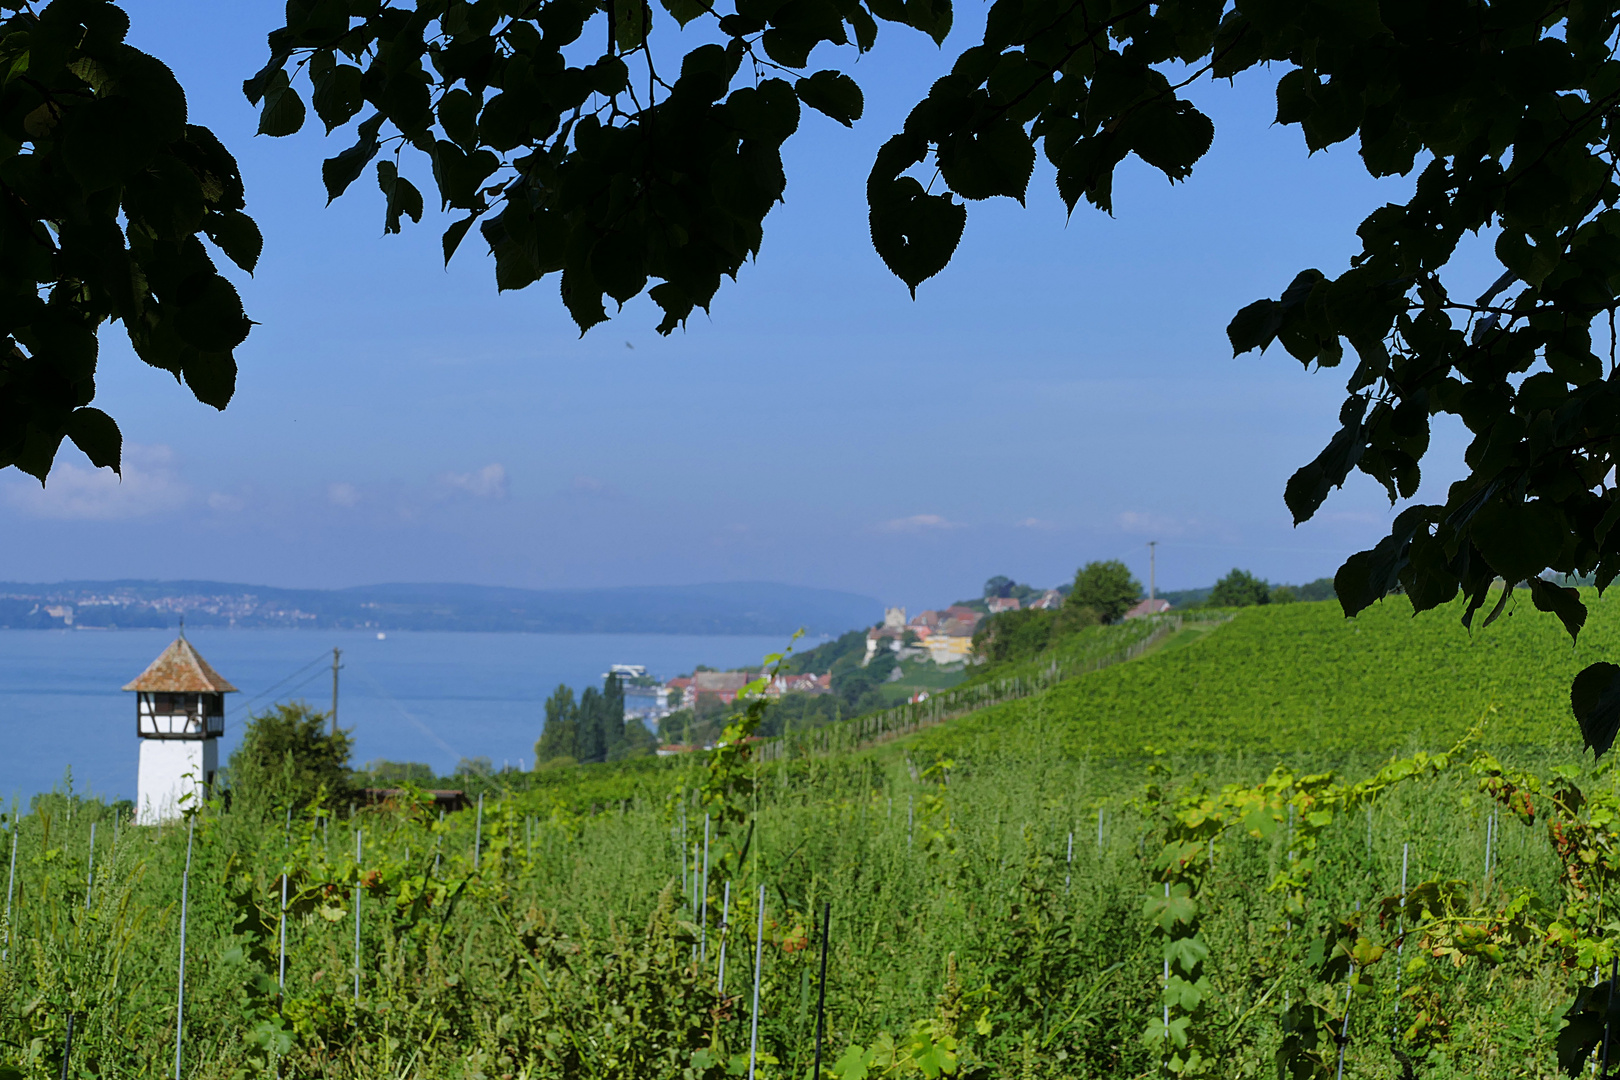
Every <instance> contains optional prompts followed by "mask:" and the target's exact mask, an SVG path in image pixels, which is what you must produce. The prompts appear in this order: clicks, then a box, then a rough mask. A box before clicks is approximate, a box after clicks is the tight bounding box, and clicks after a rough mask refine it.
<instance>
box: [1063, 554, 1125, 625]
mask: <svg viewBox="0 0 1620 1080" xmlns="http://www.w3.org/2000/svg"><path fill="white" fill-rule="evenodd" d="M1141 596H1142V583H1141V582H1140V581H1137V580H1136V578H1134V577H1132V576H1131V571H1130V569H1129V568H1128V567H1126V565H1125V564H1124V563H1122V562H1120V561H1119V560H1118V559H1109V560H1107V561H1106V562H1089V563H1086V565H1084V566H1082V567H1081V568H1080V569H1079V570H1078V571H1076V572H1075V575H1074V587H1073V588H1072V589H1070V590H1069V595H1068V597H1067V598H1065V599H1064V601H1063V610H1064V611H1065V612H1067V613H1068V614H1069V619H1068V620H1065V621H1066V622H1067V623H1070V624H1071V625H1072V624H1074V623H1076V622H1078V623H1080V624H1081V625H1083V620H1082V619H1077V618H1076V616H1077V615H1079V613H1080V612H1081V610H1082V609H1084V608H1090V609H1091V610H1092V611H1093V612H1095V613H1096V617H1097V618H1098V619H1100V620H1102V621H1103V622H1106V623H1112V622H1118V621H1119V620H1120V618H1121V617H1123V616H1124V614H1125V613H1126V612H1127V611H1129V610H1130V609H1131V607H1132V606H1133V605H1135V603H1136V601H1137V600H1138V599H1140V598H1141ZM1071 606H1072V607H1073V608H1074V609H1075V610H1074V611H1073V612H1070V611H1069V609H1070V607H1071Z"/></svg>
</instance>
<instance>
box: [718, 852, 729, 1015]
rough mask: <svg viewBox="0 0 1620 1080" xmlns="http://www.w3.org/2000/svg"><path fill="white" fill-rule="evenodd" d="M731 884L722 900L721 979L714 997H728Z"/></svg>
mask: <svg viewBox="0 0 1620 1080" xmlns="http://www.w3.org/2000/svg"><path fill="white" fill-rule="evenodd" d="M730 919H731V882H730V881H727V882H726V891H725V892H724V893H723V894H722V895H721V900H720V977H719V978H718V979H717V980H716V981H715V985H714V996H715V997H718V998H722V999H723V998H724V997H725V996H726V938H727V937H729V936H730V930H731V922H730Z"/></svg>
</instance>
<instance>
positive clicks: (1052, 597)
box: [1028, 589, 1063, 611]
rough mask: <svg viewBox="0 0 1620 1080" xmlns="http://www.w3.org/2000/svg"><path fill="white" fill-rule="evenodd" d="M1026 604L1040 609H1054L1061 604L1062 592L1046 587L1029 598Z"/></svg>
mask: <svg viewBox="0 0 1620 1080" xmlns="http://www.w3.org/2000/svg"><path fill="white" fill-rule="evenodd" d="M1028 606H1029V607H1031V608H1036V609H1038V610H1041V611H1056V610H1057V609H1058V608H1060V607H1062V606H1063V594H1062V593H1060V592H1058V591H1057V590H1056V589H1047V590H1046V591H1045V592H1043V593H1041V595H1039V596H1037V597H1035V598H1034V599H1033V600H1031V601H1030V602H1029V605H1028Z"/></svg>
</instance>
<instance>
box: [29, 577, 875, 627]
mask: <svg viewBox="0 0 1620 1080" xmlns="http://www.w3.org/2000/svg"><path fill="white" fill-rule="evenodd" d="M882 611H883V608H882V605H881V604H880V603H879V602H878V601H877V600H875V599H873V598H871V597H866V596H859V595H856V594H854V593H845V592H839V591H837V590H833V589H816V588H808V587H805V586H798V585H781V584H776V583H772V582H722V583H714V584H706V585H631V586H619V587H614V588H584V589H517V588H507V587H501V586H487V585H456V584H448V583H445V584H423V585H413V584H403V583H386V584H380V585H361V586H354V587H350V588H345V589H284V588H275V587H272V586H262V585H242V584H236V583H229V582H217V581H144V580H122V581H63V582H56V583H54V584H48V585H47V584H25V583H15V582H0V628H12V629H61V628H64V627H67V626H73V627H76V628H78V627H83V628H111V629H128V628H136V627H159V626H173V625H175V624H176V623H177V622H178V621H179V618H180V617H181V616H182V615H183V616H184V617H185V619H186V621H187V622H188V623H190V624H191V625H193V626H231V627H240V628H268V627H275V628H288V627H301V628H311V629H376V630H472V631H511V632H528V633H574V634H587V633H597V634H630V633H643V634H790V633H792V632H793V631H794V630H797V629H798V628H799V627H801V626H802V627H804V628H805V629H806V631H807V632H808V633H810V634H812V635H816V634H823V633H841V632H843V631H845V630H847V629H849V628H850V627H851V626H861V625H867V624H870V623H872V622H874V621H876V620H877V619H878V618H880V617H881V616H882Z"/></svg>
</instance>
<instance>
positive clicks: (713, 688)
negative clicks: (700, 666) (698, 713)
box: [692, 671, 753, 705]
mask: <svg viewBox="0 0 1620 1080" xmlns="http://www.w3.org/2000/svg"><path fill="white" fill-rule="evenodd" d="M752 678H753V676H752V675H751V674H749V673H748V672H746V671H700V672H698V673H697V674H696V675H693V676H692V699H693V700H692V704H696V703H697V699H698V698H700V697H701V696H702V695H704V694H713V695H714V696H715V697H717V698H719V699H720V700H721V701H722V702H724V703H725V704H727V705H730V704H731V703H732V702H733V701H736V700H737V694H738V692H739V691H741V690H742V688H743V687H745V686H747V685H748V681H749V680H750V679H752Z"/></svg>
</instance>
